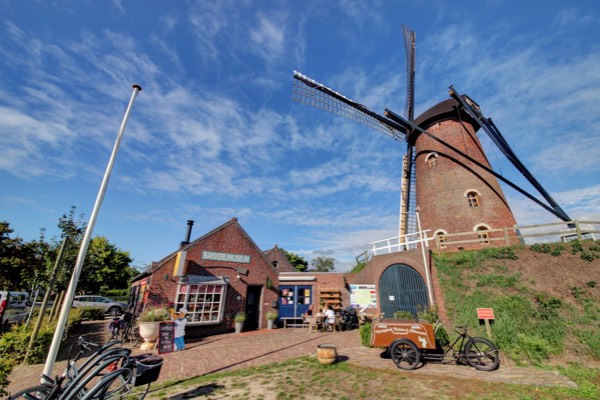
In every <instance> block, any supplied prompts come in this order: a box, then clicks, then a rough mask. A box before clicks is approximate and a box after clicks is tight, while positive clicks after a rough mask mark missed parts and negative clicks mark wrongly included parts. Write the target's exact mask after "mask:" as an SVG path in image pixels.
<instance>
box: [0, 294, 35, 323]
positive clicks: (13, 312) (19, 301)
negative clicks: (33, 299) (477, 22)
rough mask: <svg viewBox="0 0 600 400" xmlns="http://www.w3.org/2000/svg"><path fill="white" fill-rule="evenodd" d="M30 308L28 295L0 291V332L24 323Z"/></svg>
mask: <svg viewBox="0 0 600 400" xmlns="http://www.w3.org/2000/svg"><path fill="white" fill-rule="evenodd" d="M30 306H31V303H30V302H29V293H27V292H9V291H0V330H2V331H6V330H8V328H9V326H10V325H12V324H17V323H20V322H23V321H25V319H27V315H28V314H29V307H30Z"/></svg>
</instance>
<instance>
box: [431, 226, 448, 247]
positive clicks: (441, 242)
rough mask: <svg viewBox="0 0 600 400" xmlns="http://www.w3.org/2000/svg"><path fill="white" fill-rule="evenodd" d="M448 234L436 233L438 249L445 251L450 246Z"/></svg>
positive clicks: (442, 231) (438, 231)
mask: <svg viewBox="0 0 600 400" xmlns="http://www.w3.org/2000/svg"><path fill="white" fill-rule="evenodd" d="M447 234H448V232H446V231H444V230H441V229H440V230H437V231H436V232H435V234H434V235H435V241H436V244H437V247H438V249H445V248H447V247H448V246H447V245H446V235H447Z"/></svg>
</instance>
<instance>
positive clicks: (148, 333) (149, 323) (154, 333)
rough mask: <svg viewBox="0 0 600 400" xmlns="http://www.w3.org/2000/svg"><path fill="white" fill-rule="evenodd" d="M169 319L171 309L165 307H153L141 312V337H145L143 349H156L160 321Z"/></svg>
mask: <svg viewBox="0 0 600 400" xmlns="http://www.w3.org/2000/svg"><path fill="white" fill-rule="evenodd" d="M169 319H170V315H169V311H167V310H166V309H165V308H152V309H149V310H146V311H144V312H142V313H141V314H140V316H139V318H138V321H139V323H140V337H141V338H142V339H144V343H143V344H142V347H141V349H142V350H152V349H154V346H155V343H156V340H157V339H158V334H159V331H160V323H161V322H162V321H168V320H169Z"/></svg>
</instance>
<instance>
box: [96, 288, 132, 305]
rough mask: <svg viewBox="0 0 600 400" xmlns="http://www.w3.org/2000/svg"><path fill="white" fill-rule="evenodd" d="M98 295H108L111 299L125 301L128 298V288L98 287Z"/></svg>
mask: <svg viewBox="0 0 600 400" xmlns="http://www.w3.org/2000/svg"><path fill="white" fill-rule="evenodd" d="M100 296H104V297H108V298H109V299H111V300H115V301H122V302H125V303H127V300H128V299H129V289H107V288H101V289H100Z"/></svg>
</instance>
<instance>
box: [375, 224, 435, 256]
mask: <svg viewBox="0 0 600 400" xmlns="http://www.w3.org/2000/svg"><path fill="white" fill-rule="evenodd" d="M429 231H430V230H429V229H427V230H424V231H422V232H414V233H409V234H407V235H401V236H395V237H391V238H388V239H382V240H377V241H375V242H371V243H369V244H370V245H371V251H372V252H373V255H374V256H376V255H379V254H382V253H396V252H399V251H406V250H412V249H416V248H417V245H418V244H419V243H424V245H425V247H429V241H430V240H434V238H433V237H428V236H427V232H429Z"/></svg>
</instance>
